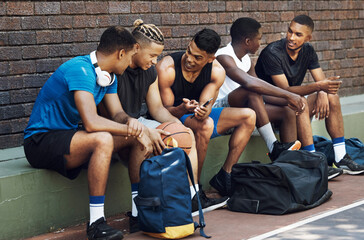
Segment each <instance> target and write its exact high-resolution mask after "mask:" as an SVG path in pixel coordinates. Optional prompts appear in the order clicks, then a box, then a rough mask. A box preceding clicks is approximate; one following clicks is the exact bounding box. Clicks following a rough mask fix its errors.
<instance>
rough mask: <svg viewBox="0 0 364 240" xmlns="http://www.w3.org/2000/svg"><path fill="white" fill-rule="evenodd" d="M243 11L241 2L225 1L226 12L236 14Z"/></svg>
mask: <svg viewBox="0 0 364 240" xmlns="http://www.w3.org/2000/svg"><path fill="white" fill-rule="evenodd" d="M242 9H243V5H242V2H241V1H227V2H226V11H228V12H236V11H241V10H242Z"/></svg>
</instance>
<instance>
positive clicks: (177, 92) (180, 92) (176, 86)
mask: <svg viewBox="0 0 364 240" xmlns="http://www.w3.org/2000/svg"><path fill="white" fill-rule="evenodd" d="M184 53H185V52H175V53H172V54H171V55H170V56H171V57H172V59H173V61H174V69H175V72H176V77H175V79H174V83H173V85H172V87H171V89H172V92H173V94H174V104H173V106H178V105H180V104H181V103H182V99H183V98H188V99H190V100H192V99H194V100H196V101H199V98H200V95H201V92H202V90H203V89H204V88H205V86H206V85H207V84H208V83H209V82H210V81H211V70H212V63H208V64H206V65H205V66H204V67H203V68H202V70H201V72H200V74H199V75H198V77H197V78H196V80H195V81H194V82H193V83H190V82H188V81H187V80H186V79H185V78H184V77H183V74H182V66H181V59H182V55H183V54H184Z"/></svg>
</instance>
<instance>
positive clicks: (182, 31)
mask: <svg viewBox="0 0 364 240" xmlns="http://www.w3.org/2000/svg"><path fill="white" fill-rule="evenodd" d="M191 33H192V32H191V26H175V27H174V28H172V37H188V36H191Z"/></svg>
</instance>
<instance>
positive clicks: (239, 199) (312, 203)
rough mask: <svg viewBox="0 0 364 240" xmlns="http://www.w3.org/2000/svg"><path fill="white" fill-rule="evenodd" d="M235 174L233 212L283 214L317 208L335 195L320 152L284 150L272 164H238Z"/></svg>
mask: <svg viewBox="0 0 364 240" xmlns="http://www.w3.org/2000/svg"><path fill="white" fill-rule="evenodd" d="M231 175H232V181H233V194H232V196H231V198H230V199H229V201H228V209H230V210H232V211H238V212H246V213H262V214H274V215H280V214H285V213H291V212H297V211H302V210H307V209H310V208H313V207H316V206H318V205H320V204H322V203H324V202H325V201H327V200H328V199H329V198H330V197H331V195H332V192H331V191H330V190H329V189H328V183H327V161H326V157H325V155H324V154H322V153H320V152H315V153H311V152H308V151H304V150H300V151H284V152H283V153H282V154H281V155H280V156H279V157H278V158H277V159H276V160H275V161H274V162H273V163H271V164H261V163H237V164H235V165H234V166H233V169H232V173H231Z"/></svg>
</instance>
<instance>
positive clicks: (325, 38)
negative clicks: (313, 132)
mask: <svg viewBox="0 0 364 240" xmlns="http://www.w3.org/2000/svg"><path fill="white" fill-rule="evenodd" d="M363 6H364V1H360V0H359V1H349V0H347V1H331V0H330V1H327V0H326V1H297V0H293V1H292V0H291V1H197V0H195V1H193V0H191V1H48V2H47V1H1V2H0V149H1V148H8V147H15V146H20V145H22V142H23V133H22V131H23V129H24V128H25V126H26V124H27V121H28V117H29V115H30V113H31V110H32V106H33V103H34V100H35V99H36V96H37V94H38V92H39V90H40V88H41V87H42V85H43V84H44V82H45V81H46V80H47V78H48V77H49V75H50V74H51V73H52V72H53V71H54V70H55V69H56V68H57V67H58V66H59V65H60V64H61V63H63V62H65V61H66V60H68V59H70V58H72V57H74V56H77V55H81V54H88V53H89V52H91V51H92V50H94V49H95V48H96V46H97V41H98V40H99V37H100V35H101V33H102V32H103V31H104V30H105V29H106V28H107V27H109V26H112V25H122V26H125V27H131V26H132V24H133V22H134V20H135V19H137V18H142V19H143V20H144V21H145V22H147V23H154V24H156V25H157V26H160V28H161V30H162V31H163V33H164V34H165V37H166V45H165V50H166V51H165V52H166V53H167V52H170V51H176V50H180V49H184V48H185V47H186V45H187V43H188V41H189V40H190V37H191V36H192V35H193V34H194V33H195V32H196V31H198V30H200V29H202V28H204V27H209V28H213V29H214V30H216V31H217V32H218V33H219V34H220V35H221V36H222V39H223V44H224V45H225V44H226V43H228V42H229V36H228V34H229V28H230V25H231V23H232V22H233V21H234V19H236V18H238V17H252V18H255V19H257V20H258V21H259V22H261V23H262V26H263V32H264V36H263V46H262V47H264V46H265V45H266V44H267V43H269V42H272V41H275V40H278V39H280V38H281V37H282V36H284V35H285V32H286V30H287V26H288V23H289V22H290V20H291V19H292V18H293V17H294V16H295V15H297V14H308V15H309V16H311V17H312V18H313V19H314V21H315V24H316V31H315V32H314V35H313V41H312V44H313V45H314V47H315V48H316V50H317V52H318V55H319V59H320V60H321V66H322V68H323V69H324V71H325V73H326V75H327V76H331V75H340V76H341V77H342V80H343V86H342V89H341V90H340V95H341V96H347V95H355V94H363V93H364V71H363V65H364V29H363V26H364V7H363ZM252 57H253V59H256V56H252ZM306 81H311V79H310V78H309V77H307V79H306Z"/></svg>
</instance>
